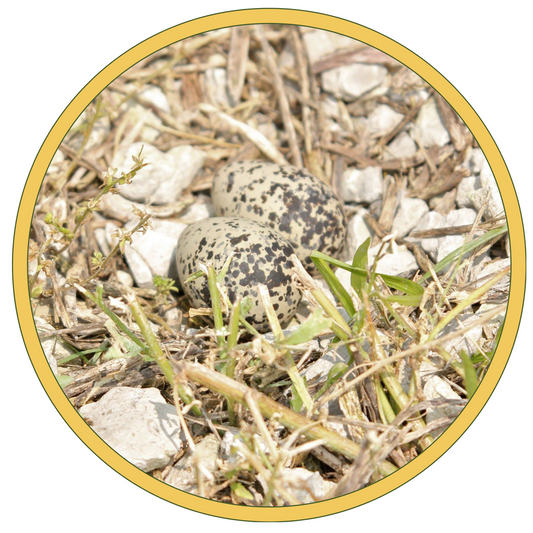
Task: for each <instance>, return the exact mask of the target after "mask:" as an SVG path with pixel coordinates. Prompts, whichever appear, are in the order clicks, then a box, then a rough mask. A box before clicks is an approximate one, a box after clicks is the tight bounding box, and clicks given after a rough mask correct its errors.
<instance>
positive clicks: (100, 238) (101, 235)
mask: <svg viewBox="0 0 533 533" xmlns="http://www.w3.org/2000/svg"><path fill="white" fill-rule="evenodd" d="M93 234H94V238H95V239H96V242H97V244H98V248H100V251H101V252H102V253H103V254H104V255H106V256H107V255H109V252H110V251H111V248H110V247H109V244H108V242H107V237H106V233H105V229H104V228H95V229H94V232H93Z"/></svg>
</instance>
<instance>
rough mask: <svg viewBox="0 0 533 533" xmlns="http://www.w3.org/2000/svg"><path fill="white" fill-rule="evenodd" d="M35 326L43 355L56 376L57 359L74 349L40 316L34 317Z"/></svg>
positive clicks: (71, 352) (70, 353) (67, 354)
mask: <svg viewBox="0 0 533 533" xmlns="http://www.w3.org/2000/svg"><path fill="white" fill-rule="evenodd" d="M35 327H36V329H37V333H38V335H39V340H40V342H41V346H42V348H43V352H44V355H45V357H46V360H47V361H48V364H49V365H50V368H51V369H52V372H53V373H54V375H56V376H57V374H58V372H57V361H59V360H61V359H63V358H64V357H68V356H69V355H72V354H73V353H74V350H72V348H70V347H69V345H68V344H67V343H65V342H63V340H62V339H61V337H59V336H57V335H55V334H54V332H55V329H54V328H53V327H52V326H51V325H50V324H48V322H46V321H45V320H43V319H42V318H40V317H38V316H37V317H35Z"/></svg>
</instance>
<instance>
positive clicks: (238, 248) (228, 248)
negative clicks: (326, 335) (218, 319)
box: [176, 217, 301, 332]
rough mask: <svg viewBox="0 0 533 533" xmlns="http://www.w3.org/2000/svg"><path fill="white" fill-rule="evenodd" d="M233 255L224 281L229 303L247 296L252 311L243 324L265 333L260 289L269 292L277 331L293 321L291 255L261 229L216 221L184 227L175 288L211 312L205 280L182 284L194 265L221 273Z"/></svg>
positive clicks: (243, 222)
mask: <svg viewBox="0 0 533 533" xmlns="http://www.w3.org/2000/svg"><path fill="white" fill-rule="evenodd" d="M232 252H233V254H234V255H233V259H232V262H231V265H230V267H229V269H228V272H227V274H226V276H225V278H224V282H223V283H224V286H225V287H226V288H227V289H228V296H229V299H230V301H231V302H234V301H235V299H236V298H237V297H238V296H240V297H242V298H244V297H246V296H249V297H250V298H252V300H253V302H254V307H253V308H252V309H251V311H250V313H249V314H248V316H247V317H246V319H247V320H248V321H249V322H250V324H252V325H253V326H254V327H255V328H256V329H258V331H260V332H263V331H266V330H268V329H269V325H268V321H267V318H266V315H265V312H264V307H263V305H262V304H261V303H260V300H259V295H258V291H257V285H258V284H259V283H261V284H264V285H266V286H267V287H268V290H269V293H270V297H271V300H272V304H273V306H274V309H275V310H276V313H277V315H278V318H279V320H280V322H281V324H282V325H286V324H287V323H288V322H289V321H290V319H291V318H292V317H293V316H294V313H295V311H296V308H297V306H298V304H299V303H300V299H301V294H300V292H299V291H298V289H295V288H294V286H293V285H292V283H291V268H292V262H291V261H290V259H289V257H290V255H291V254H292V253H294V252H293V249H292V246H291V245H290V243H289V242H288V241H287V240H286V239H285V238H283V237H282V236H281V235H279V234H278V233H277V232H275V231H272V230H271V229H270V228H268V227H266V226H265V225H263V224H259V223H257V222H254V221H252V220H247V219H242V218H233V217H216V218H207V219H205V220H200V221H199V222H195V223H194V224H191V225H190V226H188V227H187V228H186V229H185V231H184V232H183V233H182V234H181V236H180V238H179V240H178V246H177V250H176V263H177V270H178V276H179V280H180V283H181V285H182V287H184V291H185V294H186V295H187V298H188V299H189V302H190V304H191V305H192V306H193V307H211V297H210V294H209V288H208V284H207V278H206V277H205V276H203V277H201V278H198V279H196V280H194V281H192V282H189V283H184V282H185V280H186V279H187V278H188V277H189V276H190V275H191V274H194V273H195V272H197V271H198V270H199V268H198V263H203V264H205V265H209V264H211V265H213V267H214V268H215V271H217V272H218V271H220V270H221V268H222V266H223V265H224V263H225V261H226V259H227V258H228V257H229V255H230V254H231V253H232Z"/></svg>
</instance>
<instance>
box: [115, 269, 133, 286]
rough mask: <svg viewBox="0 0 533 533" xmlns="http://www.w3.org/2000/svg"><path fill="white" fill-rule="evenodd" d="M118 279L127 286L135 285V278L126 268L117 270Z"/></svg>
mask: <svg viewBox="0 0 533 533" xmlns="http://www.w3.org/2000/svg"><path fill="white" fill-rule="evenodd" d="M116 276H117V281H118V282H119V283H120V284H121V285H124V286H125V287H133V278H132V277H131V276H130V274H129V273H128V272H126V271H125V270H117V273H116Z"/></svg>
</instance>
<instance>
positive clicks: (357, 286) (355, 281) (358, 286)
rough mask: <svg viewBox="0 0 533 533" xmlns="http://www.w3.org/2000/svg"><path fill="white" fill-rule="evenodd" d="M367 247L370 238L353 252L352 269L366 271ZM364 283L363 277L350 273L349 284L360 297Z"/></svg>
mask: <svg viewBox="0 0 533 533" xmlns="http://www.w3.org/2000/svg"><path fill="white" fill-rule="evenodd" d="M369 247H370V237H369V238H368V239H367V240H366V241H365V242H364V243H363V244H361V246H359V248H357V250H356V251H355V254H354V256H353V260H352V267H353V268H358V269H361V270H364V271H366V268H367V266H368V248H369ZM365 282H366V279H365V278H363V276H360V275H358V274H355V273H354V272H352V275H351V277H350V284H351V286H352V287H353V288H354V290H355V292H356V293H357V294H358V295H359V296H361V291H362V290H363V287H364V286H365Z"/></svg>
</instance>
